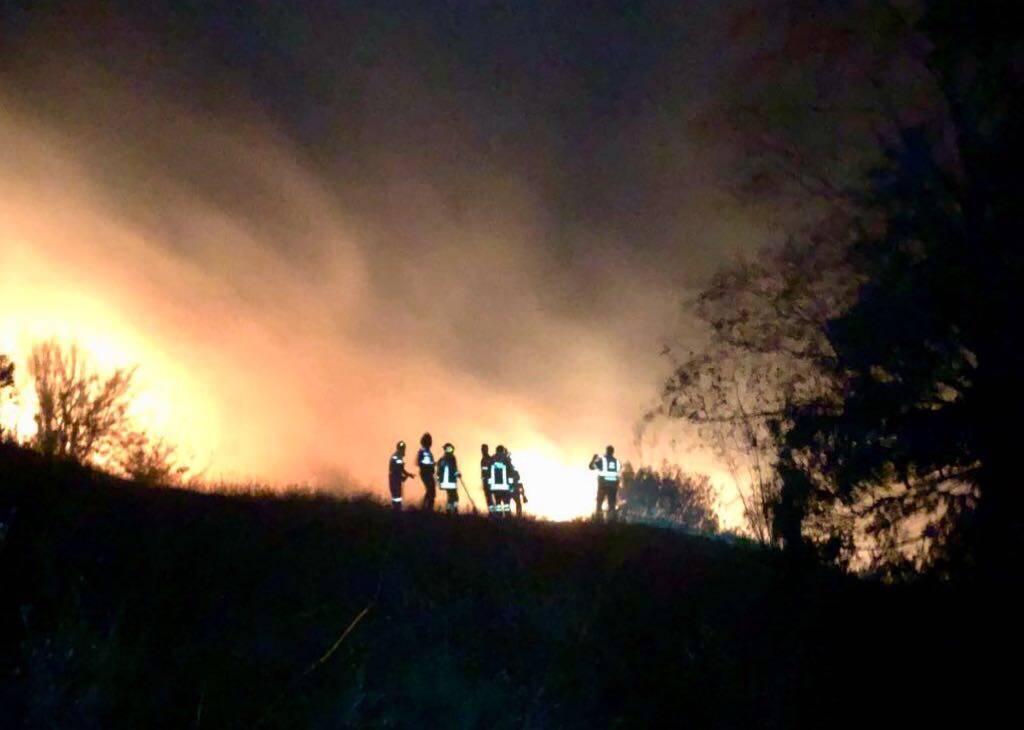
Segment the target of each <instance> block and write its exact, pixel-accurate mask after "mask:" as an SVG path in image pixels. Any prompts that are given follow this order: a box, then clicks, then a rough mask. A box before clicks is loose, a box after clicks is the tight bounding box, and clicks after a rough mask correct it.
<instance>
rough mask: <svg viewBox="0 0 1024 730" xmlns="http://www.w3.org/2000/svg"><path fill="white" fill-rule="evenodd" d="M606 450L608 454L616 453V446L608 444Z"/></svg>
mask: <svg viewBox="0 0 1024 730" xmlns="http://www.w3.org/2000/svg"><path fill="white" fill-rule="evenodd" d="M604 452H605V453H606V454H608V456H611V455H612V454H614V453H615V447H614V446H608V448H606V449H605V450H604Z"/></svg>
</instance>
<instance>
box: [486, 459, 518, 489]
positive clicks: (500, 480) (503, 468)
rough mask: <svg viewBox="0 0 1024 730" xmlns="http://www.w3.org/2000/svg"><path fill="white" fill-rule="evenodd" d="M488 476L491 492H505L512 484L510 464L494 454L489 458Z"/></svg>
mask: <svg viewBox="0 0 1024 730" xmlns="http://www.w3.org/2000/svg"><path fill="white" fill-rule="evenodd" d="M489 477H490V483H491V491H492V492H507V491H508V490H509V488H510V487H511V484H512V465H511V464H509V463H508V462H507V461H506V460H505V459H503V458H501V457H499V456H495V457H494V458H493V459H491V467H490V474H489Z"/></svg>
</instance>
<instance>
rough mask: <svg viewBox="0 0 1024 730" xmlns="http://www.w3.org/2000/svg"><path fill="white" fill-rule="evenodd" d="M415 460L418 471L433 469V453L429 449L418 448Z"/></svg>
mask: <svg viewBox="0 0 1024 730" xmlns="http://www.w3.org/2000/svg"><path fill="white" fill-rule="evenodd" d="M416 460H417V461H418V462H419V465H420V471H434V455H433V454H431V453H430V449H420V453H419V454H418V455H417V457H416Z"/></svg>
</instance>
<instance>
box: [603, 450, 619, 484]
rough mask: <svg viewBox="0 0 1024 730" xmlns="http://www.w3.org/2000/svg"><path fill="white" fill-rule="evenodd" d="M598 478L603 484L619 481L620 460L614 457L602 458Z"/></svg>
mask: <svg viewBox="0 0 1024 730" xmlns="http://www.w3.org/2000/svg"><path fill="white" fill-rule="evenodd" d="M599 464H600V468H599V470H598V477H599V478H600V479H601V481H603V482H617V481H619V460H618V459H616V458H615V457H614V456H607V455H605V456H602V457H601V460H600V462H599Z"/></svg>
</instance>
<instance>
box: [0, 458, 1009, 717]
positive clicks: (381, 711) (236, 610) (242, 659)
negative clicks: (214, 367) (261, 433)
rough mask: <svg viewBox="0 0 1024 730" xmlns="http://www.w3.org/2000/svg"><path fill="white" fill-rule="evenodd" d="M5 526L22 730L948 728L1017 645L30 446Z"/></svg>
mask: <svg viewBox="0 0 1024 730" xmlns="http://www.w3.org/2000/svg"><path fill="white" fill-rule="evenodd" d="M12 513H13V517H12V516H11V515H12ZM396 520H397V522H396ZM0 521H2V522H4V523H5V524H8V525H9V530H8V532H7V535H6V539H5V541H4V545H3V547H2V548H0V549H2V553H0V586H2V590H0V596H2V597H0V621H2V624H0V625H2V626H3V633H2V635H0V651H2V654H0V671H2V672H3V683H2V685H0V693H2V694H0V713H2V715H0V726H3V727H25V726H27V727H61V728H75V727H96V728H99V727H103V728H109V727H135V728H141V727H206V728H224V727H232V728H234V727H245V728H252V727H260V726H262V727H297V728H298V727H303V728H304V727H317V728H332V727H367V726H373V727H377V726H388V727H416V728H424V727H489V728H505V727H508V728H520V727H529V728H600V727H652V726H659V727H661V726H688V727H722V728H760V727H764V728H800V727H854V726H863V725H866V724H867V723H868V722H870V723H872V725H874V726H878V725H879V724H881V726H892V725H893V724H894V723H898V722H907V723H910V725H909V726H921V724H922V723H924V722H928V721H932V722H934V721H938V725H939V726H943V725H945V724H946V723H947V722H952V721H953V720H954V718H956V717H958V716H962V717H963V718H965V719H967V718H970V720H973V721H975V722H976V721H978V720H979V719H981V718H983V717H984V715H985V713H986V712H988V711H992V710H993V709H994V705H993V704H992V703H990V702H988V701H987V700H986V701H984V702H983V701H982V697H981V696H980V695H979V694H977V692H978V691H979V690H981V689H987V688H988V682H987V680H985V679H984V678H983V677H984V676H985V674H986V671H985V669H986V666H987V665H985V664H984V661H986V660H985V656H987V655H988V653H989V650H990V649H991V647H992V645H991V644H988V645H987V646H986V645H985V642H989V641H994V640H997V638H998V637H999V636H1001V635H1002V634H1001V633H1000V632H998V631H996V630H995V629H991V631H990V632H989V631H986V630H985V629H984V628H983V626H979V625H978V624H974V625H970V624H969V622H970V621H971V618H970V617H971V616H972V615H974V614H972V613H971V611H972V610H974V609H972V608H971V607H972V606H976V605H977V600H976V598H977V597H974V596H970V595H967V594H964V595H961V594H960V593H958V592H957V591H955V590H953V589H952V588H949V587H945V586H934V585H928V586H925V585H917V586H903V587H887V586H882V585H878V584H872V583H867V582H864V581H859V580H856V579H853V578H851V577H848V576H843V575H839V574H833V573H816V574H796V573H794V572H793V571H788V570H786V568H785V565H784V564H783V563H782V562H781V558H780V556H779V555H778V554H777V553H775V552H773V551H768V550H762V549H757V548H753V547H749V546H743V545H729V544H725V543H721V542H717V541H713V540H709V539H704V538H699V537H693V536H687V535H681V534H678V533H674V532H671V531H667V530H658V529H652V528H648V527H643V526H631V525H615V526H610V527H609V526H602V525H593V524H585V523H573V524H546V523H532V522H526V523H514V524H509V523H505V524H494V523H490V522H488V521H487V520H485V519H482V518H469V517H460V518H454V519H453V518H448V517H445V516H443V515H440V514H438V515H423V514H418V513H407V514H404V515H401V516H400V517H396V516H395V515H393V514H391V513H390V511H388V510H387V509H386V508H384V507H382V506H380V505H377V504H376V503H373V502H370V501H359V500H356V501H344V500H334V499H330V498H326V497H310V496H260V497H244V496H224V495H213V494H202V493H196V492H189V491H185V490H177V489H148V488H143V487H139V486H136V485H133V484H131V483H127V482H124V481H121V480H118V479H115V478H112V477H109V476H107V475H104V474H100V473H96V472H93V471H90V470H88V469H83V468H81V467H77V466H74V465H70V464H50V463H47V462H45V461H43V460H42V459H41V458H39V457H38V456H37V455H36V454H34V453H32V452H28V451H25V450H23V449H18V448H16V447H10V446H0ZM378 586H379V593H378ZM375 596H376V601H375V602H374V597H375ZM371 602H373V603H372V606H371V607H370V610H369V611H368V612H367V613H366V614H365V617H364V618H363V619H362V620H361V621H360V622H359V623H358V624H357V625H356V626H355V627H354V629H353V630H352V631H351V633H350V634H349V635H348V636H347V638H346V639H345V641H344V642H342V644H341V645H340V647H339V648H338V649H337V651H336V652H335V653H333V654H332V655H330V656H329V658H328V659H327V660H326V661H324V662H323V663H322V664H320V665H319V666H318V667H316V668H315V669H314V670H313V671H311V672H310V673H309V674H307V675H305V676H302V675H303V672H304V671H305V670H306V669H307V668H308V667H310V666H311V665H313V664H314V662H316V661H317V659H318V658H320V657H322V656H323V655H324V653H325V652H326V651H327V650H328V648H329V647H331V646H332V644H334V643H335V642H336V640H337V639H338V637H339V636H340V635H341V634H342V632H343V631H344V630H345V628H346V627H347V626H349V625H350V624H351V623H352V621H353V619H355V618H356V617H357V616H358V615H359V614H360V612H362V611H363V610H364V609H365V608H366V607H367V606H368V605H370V604H371ZM978 610H979V615H980V613H981V610H980V609H978ZM986 636H988V637H989V638H985V637H986ZM883 708H884V709H883ZM970 720H969V721H970Z"/></svg>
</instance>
